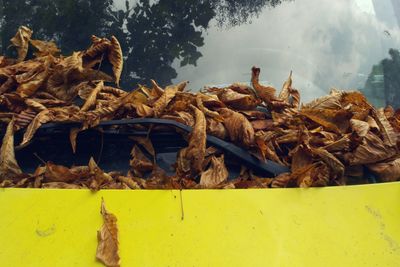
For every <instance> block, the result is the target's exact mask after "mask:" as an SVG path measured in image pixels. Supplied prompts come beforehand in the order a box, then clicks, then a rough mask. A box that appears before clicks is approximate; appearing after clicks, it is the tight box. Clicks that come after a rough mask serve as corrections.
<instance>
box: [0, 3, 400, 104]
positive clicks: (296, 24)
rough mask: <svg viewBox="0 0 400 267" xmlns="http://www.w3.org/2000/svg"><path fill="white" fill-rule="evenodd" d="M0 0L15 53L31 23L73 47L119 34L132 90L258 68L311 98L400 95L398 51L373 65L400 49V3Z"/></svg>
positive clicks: (211, 80) (194, 84) (379, 100)
mask: <svg viewBox="0 0 400 267" xmlns="http://www.w3.org/2000/svg"><path fill="white" fill-rule="evenodd" d="M1 3H2V8H1V10H0V11H1V12H0V17H1V19H0V26H1V28H0V36H1V40H0V45H1V50H2V52H3V53H8V54H10V53H11V52H12V49H8V48H7V47H8V45H9V39H10V38H11V37H12V36H13V35H14V33H15V31H16V29H17V27H18V26H19V25H27V26H29V27H30V28H32V29H33V30H34V32H35V33H34V37H35V38H38V39H46V40H49V39H53V40H55V41H56V42H57V43H58V45H59V46H60V48H61V49H62V51H64V53H66V54H69V53H71V52H72V51H74V50H81V49H84V48H85V47H87V46H88V45H89V43H90V38H89V37H90V35H91V34H95V35H98V36H108V37H110V35H115V36H116V37H117V38H118V39H119V40H120V42H121V45H122V48H123V52H124V55H125V66H124V71H123V73H122V77H121V78H122V87H123V88H125V89H132V88H133V87H134V86H135V85H136V83H142V84H145V83H148V81H149V79H156V80H157V81H158V82H159V83H161V84H162V85H166V84H169V83H172V82H177V81H180V80H189V81H190V87H191V89H193V90H197V89H200V88H201V87H202V86H203V85H209V84H214V85H215V84H227V83H232V82H236V81H239V82H248V81H249V78H250V68H251V67H252V66H253V65H257V66H259V67H261V69H262V75H261V76H262V77H261V79H262V80H263V82H265V83H270V84H272V85H273V86H275V87H278V89H279V87H281V85H282V82H283V81H284V80H285V79H286V77H287V75H288V74H289V72H290V70H292V71H293V79H294V86H295V87H296V88H298V89H299V90H300V91H301V94H302V100H303V101H308V100H311V99H312V98H315V97H318V96H321V95H325V94H326V93H328V92H329V90H330V88H332V87H336V88H339V89H363V90H364V91H365V92H369V93H367V94H369V95H371V97H370V99H371V100H372V101H375V102H374V103H376V104H377V105H382V104H384V103H386V102H387V103H390V104H393V105H395V106H397V105H398V102H399V100H397V98H396V95H397V91H399V84H398V83H397V80H396V78H395V77H392V76H393V75H392V76H390V75H389V74H388V73H391V71H390V69H393V70H392V72H394V71H395V70H396V67H394V66H397V65H396V64H397V63H393V62H396V60H397V58H396V55H395V54H393V55H392V54H391V55H390V59H388V60H387V61H384V62H386V63H387V64H386V65H384V64H383V63H382V64H381V63H379V64H378V65H377V66H374V65H376V64H377V63H378V62H380V61H381V60H382V59H384V58H386V57H387V53H388V51H389V49H390V48H394V49H398V48H400V29H399V21H400V19H399V18H400V1H398V0H337V1H331V0H301V1H295V0H292V1H291V0H287V1H284V0H253V1H252V0H223V1H217V0H200V1H195V0H187V1H184V0H176V1H170V0H152V1H150V0H138V1H124V0H79V1H78V0H36V1H29V0H12V1H11V0H3V1H2V2H1ZM394 51H395V50H394ZM373 66H374V67H373ZM385 68H386V70H385ZM371 70H372V72H371ZM382 75H383V76H382ZM388 75H389V76H388ZM380 92H384V93H383V94H382V93H380Z"/></svg>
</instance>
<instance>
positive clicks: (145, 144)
mask: <svg viewBox="0 0 400 267" xmlns="http://www.w3.org/2000/svg"><path fill="white" fill-rule="evenodd" d="M130 139H132V140H134V141H135V142H137V143H139V144H140V145H141V146H143V147H144V148H145V149H146V151H147V153H149V154H150V155H152V156H153V157H155V156H156V152H155V150H154V147H153V144H152V143H151V140H150V138H148V137H147V138H146V137H140V136H132V137H130Z"/></svg>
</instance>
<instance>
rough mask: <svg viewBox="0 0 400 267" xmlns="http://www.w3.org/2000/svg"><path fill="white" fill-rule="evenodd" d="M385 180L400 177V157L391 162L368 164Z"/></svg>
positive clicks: (394, 179)
mask: <svg viewBox="0 0 400 267" xmlns="http://www.w3.org/2000/svg"><path fill="white" fill-rule="evenodd" d="M367 167H368V169H369V170H370V171H372V172H373V173H374V174H375V175H377V176H378V177H379V179H381V181H383V182H394V181H397V180H399V179H400V158H397V159H395V160H392V161H389V162H380V163H375V164H370V165H368V166H367Z"/></svg>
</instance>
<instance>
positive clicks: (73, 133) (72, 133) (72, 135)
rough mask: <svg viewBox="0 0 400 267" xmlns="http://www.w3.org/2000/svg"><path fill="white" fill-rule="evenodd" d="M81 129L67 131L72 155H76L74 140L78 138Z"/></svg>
mask: <svg viewBox="0 0 400 267" xmlns="http://www.w3.org/2000/svg"><path fill="white" fill-rule="evenodd" d="M82 130H83V129H82V128H76V127H74V128H71V130H70V131H69V141H70V143H71V148H72V153H74V154H75V153H76V138H77V137H78V133H79V132H80V131H82Z"/></svg>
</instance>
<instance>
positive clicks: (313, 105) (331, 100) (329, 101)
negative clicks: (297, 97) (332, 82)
mask: <svg viewBox="0 0 400 267" xmlns="http://www.w3.org/2000/svg"><path fill="white" fill-rule="evenodd" d="M342 95H343V92H342V91H338V90H335V89H332V90H331V92H330V94H329V95H327V96H323V97H320V98H317V99H315V100H313V101H311V102H310V103H307V104H305V105H304V106H303V108H304V109H340V108H342V106H341V104H340V100H341V98H342Z"/></svg>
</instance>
